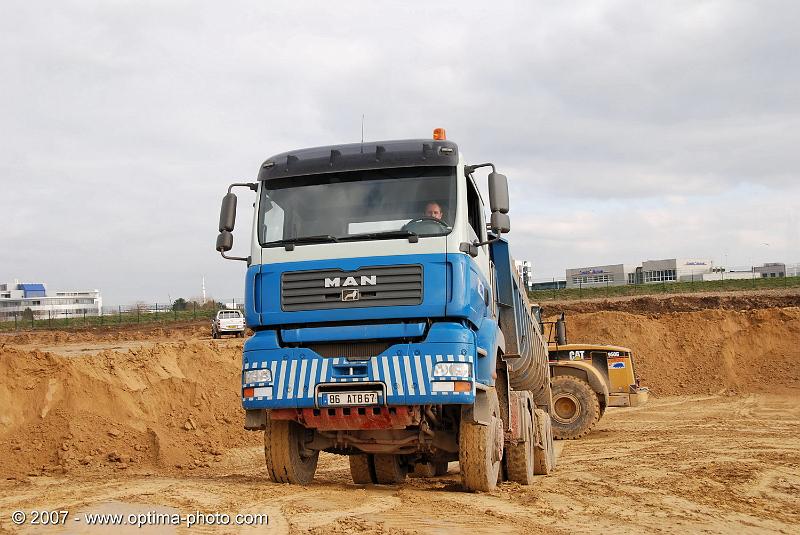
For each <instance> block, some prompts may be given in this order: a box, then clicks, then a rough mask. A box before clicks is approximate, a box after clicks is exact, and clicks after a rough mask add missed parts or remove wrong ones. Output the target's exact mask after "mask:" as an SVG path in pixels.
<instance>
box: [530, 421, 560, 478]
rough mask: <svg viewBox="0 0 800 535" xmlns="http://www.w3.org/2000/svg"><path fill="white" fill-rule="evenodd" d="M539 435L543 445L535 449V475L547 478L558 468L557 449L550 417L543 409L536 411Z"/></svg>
mask: <svg viewBox="0 0 800 535" xmlns="http://www.w3.org/2000/svg"><path fill="white" fill-rule="evenodd" d="M534 412H535V415H536V426H537V431H538V432H537V434H538V435H539V437H540V439H541V444H537V445H536V446H534V448H533V473H534V474H536V475H538V476H546V475H547V474H549V473H550V472H552V471H553V470H554V469H555V467H556V448H555V445H554V444H553V427H552V426H551V424H550V415H549V414H547V413H546V412H544V411H543V410H542V409H536V410H535V411H534Z"/></svg>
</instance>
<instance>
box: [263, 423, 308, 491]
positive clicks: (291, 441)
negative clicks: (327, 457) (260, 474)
mask: <svg viewBox="0 0 800 535" xmlns="http://www.w3.org/2000/svg"><path fill="white" fill-rule="evenodd" d="M307 431H308V430H307V429H306V428H305V427H303V426H302V425H300V424H298V423H297V422H293V421H290V420H271V419H270V418H269V417H267V429H266V430H265V431H264V457H265V458H266V461H267V471H268V472H269V477H270V479H272V481H274V482H275V483H294V484H297V485H307V484H309V483H311V481H312V480H313V479H314V472H316V471H317V461H318V460H319V451H315V450H307V449H306V448H305V441H306V433H307Z"/></svg>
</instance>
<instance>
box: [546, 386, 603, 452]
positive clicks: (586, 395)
mask: <svg viewBox="0 0 800 535" xmlns="http://www.w3.org/2000/svg"><path fill="white" fill-rule="evenodd" d="M550 387H551V390H552V392H553V414H552V416H553V436H554V437H555V438H557V439H575V438H580V437H582V436H583V435H585V434H586V433H588V432H589V431H591V430H592V428H593V427H594V425H595V424H596V423H597V421H598V420H599V419H600V402H599V401H597V396H596V395H595V393H594V391H593V390H592V387H590V386H589V385H588V384H587V383H586V381H582V380H581V379H578V378H577V377H573V376H572V375H557V376H556V377H553V379H552V381H551V382H550Z"/></svg>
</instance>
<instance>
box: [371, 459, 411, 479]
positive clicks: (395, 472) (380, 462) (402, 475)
mask: <svg viewBox="0 0 800 535" xmlns="http://www.w3.org/2000/svg"><path fill="white" fill-rule="evenodd" d="M373 459H374V463H375V479H377V482H378V483H380V484H381V485H396V484H398V483H402V482H403V481H405V479H406V474H408V467H407V466H406V465H405V464H404V463H403V462H402V457H401V456H400V455H391V454H383V453H381V454H376V455H374V456H373Z"/></svg>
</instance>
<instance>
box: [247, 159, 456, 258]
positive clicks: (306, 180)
mask: <svg viewBox="0 0 800 535" xmlns="http://www.w3.org/2000/svg"><path fill="white" fill-rule="evenodd" d="M260 208H261V209H260V213H259V220H258V221H259V224H258V239H259V242H260V243H261V245H262V246H266V247H270V246H278V245H284V244H286V243H296V244H300V245H302V244H303V243H325V242H336V241H357V240H372V239H390V238H403V237H409V236H442V235H445V234H448V233H449V232H450V231H451V229H452V224H453V220H454V217H455V210H456V179H455V168H454V167H413V168H400V169H378V170H370V171H354V172H348V173H331V174H325V175H312V176H305V177H290V178H279V179H273V180H268V181H266V182H265V184H264V187H263V188H262V193H261V203H260Z"/></svg>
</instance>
